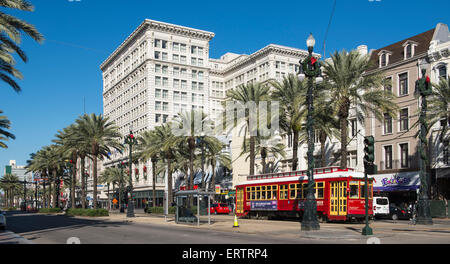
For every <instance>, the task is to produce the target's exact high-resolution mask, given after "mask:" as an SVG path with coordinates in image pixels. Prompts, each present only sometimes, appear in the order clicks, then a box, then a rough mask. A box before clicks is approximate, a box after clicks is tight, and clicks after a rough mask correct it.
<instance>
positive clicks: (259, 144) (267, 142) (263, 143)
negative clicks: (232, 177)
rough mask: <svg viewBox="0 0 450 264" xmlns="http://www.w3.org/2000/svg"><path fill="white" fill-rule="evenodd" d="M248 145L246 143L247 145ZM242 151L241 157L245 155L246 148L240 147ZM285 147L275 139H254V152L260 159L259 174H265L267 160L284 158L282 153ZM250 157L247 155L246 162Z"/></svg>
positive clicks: (260, 137)
mask: <svg viewBox="0 0 450 264" xmlns="http://www.w3.org/2000/svg"><path fill="white" fill-rule="evenodd" d="M244 144H245V142H244ZM247 144H248V143H247ZM242 149H243V151H242V152H241V156H242V155H244V154H245V153H248V151H245V150H248V146H247V147H242ZM284 149H285V145H284V144H283V143H282V142H281V140H280V139H279V138H277V137H270V136H269V137H262V136H257V137H256V144H255V151H256V153H258V154H259V156H260V157H261V173H267V162H266V160H267V158H268V157H274V158H276V159H278V158H279V157H280V156H281V157H282V158H285V157H286V152H285V151H284ZM249 157H250V156H249V155H247V157H246V160H247V159H248V158H249Z"/></svg>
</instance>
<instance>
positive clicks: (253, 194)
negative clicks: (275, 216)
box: [250, 187, 255, 200]
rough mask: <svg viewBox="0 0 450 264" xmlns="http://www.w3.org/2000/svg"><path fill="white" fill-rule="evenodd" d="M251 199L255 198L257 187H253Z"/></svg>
mask: <svg viewBox="0 0 450 264" xmlns="http://www.w3.org/2000/svg"><path fill="white" fill-rule="evenodd" d="M250 200H255V187H252V192H251V195H250Z"/></svg>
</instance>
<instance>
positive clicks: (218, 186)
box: [216, 184, 220, 194]
mask: <svg viewBox="0 0 450 264" xmlns="http://www.w3.org/2000/svg"><path fill="white" fill-rule="evenodd" d="M216 194H220V185H219V184H217V185H216Z"/></svg>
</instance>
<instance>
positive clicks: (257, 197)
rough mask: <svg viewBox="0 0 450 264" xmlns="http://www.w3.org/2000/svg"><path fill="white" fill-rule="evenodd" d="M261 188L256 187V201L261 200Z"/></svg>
mask: <svg viewBox="0 0 450 264" xmlns="http://www.w3.org/2000/svg"><path fill="white" fill-rule="evenodd" d="M260 191H261V187H260V186H257V187H256V198H255V199H256V200H259V199H261V192H260Z"/></svg>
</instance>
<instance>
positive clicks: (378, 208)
mask: <svg viewBox="0 0 450 264" xmlns="http://www.w3.org/2000/svg"><path fill="white" fill-rule="evenodd" d="M388 215H389V199H388V198H387V197H373V216H374V217H386V216H388Z"/></svg>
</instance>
